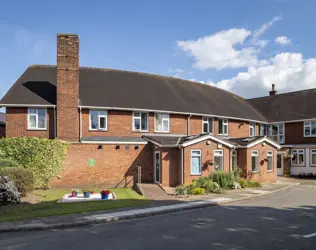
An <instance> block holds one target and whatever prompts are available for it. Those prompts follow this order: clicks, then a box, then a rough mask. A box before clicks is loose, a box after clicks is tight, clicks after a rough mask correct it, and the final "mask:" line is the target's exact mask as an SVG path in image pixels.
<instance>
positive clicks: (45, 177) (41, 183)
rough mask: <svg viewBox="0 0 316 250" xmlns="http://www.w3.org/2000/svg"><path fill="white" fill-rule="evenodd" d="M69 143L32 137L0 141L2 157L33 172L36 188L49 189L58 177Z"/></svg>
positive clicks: (0, 155)
mask: <svg viewBox="0 0 316 250" xmlns="http://www.w3.org/2000/svg"><path fill="white" fill-rule="evenodd" d="M67 146H68V143H65V142H61V141H58V140H49V139H40V138H34V137H33V138H32V137H20V138H3V139H1V140H0V157H1V158H8V159H11V160H13V161H16V162H17V163H18V164H20V166H22V167H24V168H25V169H29V170H30V171H32V173H33V176H34V180H35V188H47V187H48V182H49V181H50V180H51V178H53V177H54V176H56V175H57V174H58V173H59V172H60V170H61V166H62V162H63V160H64V158H65V155H66V148H67Z"/></svg>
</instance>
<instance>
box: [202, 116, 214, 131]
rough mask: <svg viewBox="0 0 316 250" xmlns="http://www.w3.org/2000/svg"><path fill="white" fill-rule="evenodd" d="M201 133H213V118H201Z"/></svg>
mask: <svg viewBox="0 0 316 250" xmlns="http://www.w3.org/2000/svg"><path fill="white" fill-rule="evenodd" d="M202 133H210V134H213V118H207V117H203V118H202Z"/></svg>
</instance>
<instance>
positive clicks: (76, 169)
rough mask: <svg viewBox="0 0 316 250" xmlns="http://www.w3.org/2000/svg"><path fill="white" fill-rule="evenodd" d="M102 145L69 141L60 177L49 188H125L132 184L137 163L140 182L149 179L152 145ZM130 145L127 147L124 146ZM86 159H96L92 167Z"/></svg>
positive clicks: (151, 167) (150, 179) (151, 163)
mask: <svg viewBox="0 0 316 250" xmlns="http://www.w3.org/2000/svg"><path fill="white" fill-rule="evenodd" d="M115 146H116V145H103V149H98V145H97V144H80V143H78V144H71V145H70V146H69V148H68V151H67V156H66V159H65V162H64V165H63V171H62V173H61V174H60V175H59V178H55V179H54V180H52V181H51V183H50V186H52V187H63V188H77V187H78V188H79V187H96V186H98V187H104V188H110V187H117V186H119V187H124V186H132V185H133V184H134V183H135V181H136V179H137V166H141V167H142V182H146V181H152V180H153V179H152V177H153V154H152V151H153V150H152V145H151V144H147V145H138V146H139V149H138V150H135V149H134V147H135V145H120V149H115ZM125 146H129V149H125ZM89 159H94V160H95V166H89V164H88V162H89Z"/></svg>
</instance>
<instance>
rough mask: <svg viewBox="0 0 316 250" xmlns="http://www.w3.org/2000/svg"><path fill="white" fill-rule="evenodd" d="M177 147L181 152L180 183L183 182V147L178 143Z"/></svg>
mask: <svg viewBox="0 0 316 250" xmlns="http://www.w3.org/2000/svg"><path fill="white" fill-rule="evenodd" d="M179 149H180V152H181V184H184V166H183V165H184V161H183V155H184V154H183V148H182V147H181V146H180V145H179Z"/></svg>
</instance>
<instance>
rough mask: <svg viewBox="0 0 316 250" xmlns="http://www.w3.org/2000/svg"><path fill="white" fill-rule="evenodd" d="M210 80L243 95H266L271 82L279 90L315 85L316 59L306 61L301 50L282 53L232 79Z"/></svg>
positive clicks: (285, 90)
mask: <svg viewBox="0 0 316 250" xmlns="http://www.w3.org/2000/svg"><path fill="white" fill-rule="evenodd" d="M208 83H209V84H211V85H215V86H217V87H220V88H223V89H226V90H229V91H232V92H234V93H237V94H239V95H241V96H244V97H256V96H262V95H267V94H268V91H269V90H270V89H271V84H272V83H274V84H275V85H276V89H277V91H279V92H289V91H295V90H300V89H307V88H313V87H315V83H316V58H309V59H307V60H304V59H303V56H302V54H300V53H279V54H277V55H276V56H274V57H272V58H270V59H269V62H268V64H267V65H265V66H261V67H249V68H248V70H247V71H245V72H240V73H238V74H237V76H235V77H233V78H230V79H225V80H221V81H219V82H216V83H215V82H213V81H209V82H208Z"/></svg>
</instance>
